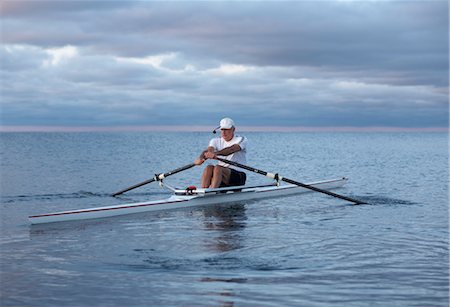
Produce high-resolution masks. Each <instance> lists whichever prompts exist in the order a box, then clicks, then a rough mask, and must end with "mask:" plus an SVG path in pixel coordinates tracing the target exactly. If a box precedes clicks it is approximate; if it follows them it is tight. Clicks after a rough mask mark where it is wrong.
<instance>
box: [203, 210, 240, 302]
mask: <svg viewBox="0 0 450 307" xmlns="http://www.w3.org/2000/svg"><path fill="white" fill-rule="evenodd" d="M245 211H246V209H245V205H244V204H233V205H227V206H214V207H210V208H207V209H205V211H204V217H205V221H204V225H205V229H206V230H211V231H214V232H216V236H214V237H213V239H212V241H208V242H207V243H206V244H205V245H206V247H207V248H208V249H212V250H213V251H218V252H221V253H222V252H230V251H233V250H237V249H240V248H242V247H243V244H244V238H243V230H244V228H245V227H246V221H247V215H246V213H245ZM230 259H236V261H238V259H237V258H233V257H231V258H230V257H226V259H223V258H222V260H224V262H225V263H227V265H226V266H229V265H230V264H229V261H230ZM216 261H217V262H219V263H217V265H218V266H221V265H223V263H222V264H220V263H221V262H222V261H220V258H218V259H216ZM238 262H239V261H238ZM246 281H247V280H246V279H245V278H220V277H203V278H201V279H200V282H207V283H213V284H214V285H216V286H218V288H219V289H218V290H217V291H215V292H213V293H209V295H211V294H212V295H213V296H216V297H217V298H218V301H219V303H220V306H221V307H232V306H234V297H235V293H234V289H233V287H232V286H231V285H230V283H231V284H234V283H245V282H246ZM223 283H226V284H228V285H226V286H223V285H222V284H223Z"/></svg>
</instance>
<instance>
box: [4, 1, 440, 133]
mask: <svg viewBox="0 0 450 307" xmlns="http://www.w3.org/2000/svg"><path fill="white" fill-rule="evenodd" d="M0 6H1V11H0V17H1V43H2V45H1V49H0V58H1V124H2V126H3V129H5V127H9V128H11V126H16V127H18V126H28V127H30V126H33V127H39V126H45V127H130V126H136V127H142V126H166V125H169V126H190V127H197V126H214V125H216V123H217V121H218V120H220V118H221V117H224V116H229V117H232V118H234V119H235V121H236V122H237V123H238V124H240V125H241V126H262V127H269V126H270V127H275V126H278V127H361V128H364V127H373V126H376V127H396V128H417V129H430V128H433V127H448V109H449V106H448V85H449V68H448V67H449V62H448V46H449V41H448V35H449V26H448V24H449V20H448V19H449V17H448V14H449V8H448V1H400V0H397V1H395V0H393V1H364V0H360V1H314V2H313V1H290V2H259V1H258V2H255V1H251V2H233V1H227V2H219V1H214V2H213V1H199V2H189V1H182V2H175V1H169V2H154V1H136V2H135V1H16V0H14V1H5V0H2V2H1V4H0Z"/></svg>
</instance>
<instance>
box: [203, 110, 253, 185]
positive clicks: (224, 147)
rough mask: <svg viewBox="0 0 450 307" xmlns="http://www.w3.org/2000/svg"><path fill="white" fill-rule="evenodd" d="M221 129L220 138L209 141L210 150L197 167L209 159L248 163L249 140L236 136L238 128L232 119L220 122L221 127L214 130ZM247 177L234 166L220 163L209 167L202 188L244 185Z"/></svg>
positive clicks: (206, 169) (226, 118) (204, 173)
mask: <svg viewBox="0 0 450 307" xmlns="http://www.w3.org/2000/svg"><path fill="white" fill-rule="evenodd" d="M218 129H220V137H217V138H213V139H211V140H210V141H209V145H208V148H207V149H205V150H204V151H203V152H202V153H201V154H200V156H199V157H198V159H196V160H195V162H194V164H195V165H201V164H203V163H204V162H205V161H206V160H208V159H216V158H217V157H219V158H223V159H227V160H230V161H234V162H238V163H241V164H245V163H246V153H247V138H245V137H244V136H240V135H236V134H235V130H236V126H235V124H234V121H233V120H232V119H231V118H228V117H225V118H223V119H222V120H221V121H220V124H219V126H218V127H217V128H216V129H214V130H213V133H216V130H218ZM246 179H247V176H246V174H245V173H244V172H241V171H239V170H238V169H237V168H235V167H234V166H232V165H229V164H226V163H223V162H219V163H218V164H216V165H207V166H206V167H205V170H204V171H203V175H202V182H201V185H202V188H219V187H227V186H239V185H244V184H245V181H246Z"/></svg>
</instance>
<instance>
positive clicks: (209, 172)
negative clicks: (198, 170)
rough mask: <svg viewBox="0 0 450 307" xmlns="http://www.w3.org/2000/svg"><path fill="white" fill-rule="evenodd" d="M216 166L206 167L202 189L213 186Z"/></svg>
mask: <svg viewBox="0 0 450 307" xmlns="http://www.w3.org/2000/svg"><path fill="white" fill-rule="evenodd" d="M213 171H214V166H213V165H208V166H206V167H205V170H204V171H203V175H202V188H209V186H210V185H211V178H212V176H213Z"/></svg>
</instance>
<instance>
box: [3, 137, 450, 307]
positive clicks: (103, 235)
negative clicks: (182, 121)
mask: <svg viewBox="0 0 450 307" xmlns="http://www.w3.org/2000/svg"><path fill="white" fill-rule="evenodd" d="M245 135H246V136H247V137H248V139H249V154H248V164H249V165H250V166H254V167H257V168H260V169H263V170H267V171H271V172H279V173H280V174H281V175H283V176H285V177H288V178H292V179H295V180H298V181H301V182H308V181H314V180H321V179H331V178H338V177H342V176H346V177H348V178H349V179H350V180H349V182H348V184H347V185H346V186H345V187H344V188H341V189H339V190H335V192H336V193H340V194H343V195H348V196H350V197H354V198H360V199H363V200H365V201H367V202H368V203H369V204H366V205H352V204H350V203H348V202H346V201H343V200H340V199H336V198H332V197H330V196H327V195H322V194H319V193H309V194H304V195H298V196H294V197H289V198H281V199H270V200H262V201H256V202H249V203H237V204H232V205H213V206H210V207H200V208H191V209H180V210H174V211H166V212H160V213H146V214H137V215H128V216H122V217H115V218H108V219H98V220H90V221H79V222H67V223H57V224H49V225H40V226H31V225H29V223H28V220H27V217H28V216H29V215H34V214H40V213H47V212H54V211H61V210H69V209H78V208H88V207H93V206H103V205H105V206H106V205H112V204H120V203H126V202H130V201H142V200H148V199H164V198H167V197H168V196H169V195H170V193H169V192H168V191H166V190H165V189H162V188H160V187H159V186H158V184H156V183H152V184H149V185H146V186H143V187H141V188H139V189H135V190H133V191H130V192H128V193H126V194H124V195H122V196H120V197H117V198H113V197H111V196H110V194H111V193H113V192H116V191H118V190H121V189H123V188H125V187H128V186H131V185H133V184H135V183H138V182H141V181H144V180H146V179H148V178H151V177H153V175H154V174H155V173H161V172H165V171H169V170H172V169H175V168H177V167H180V166H182V165H185V164H188V163H190V162H192V161H193V160H194V159H195V158H196V157H197V155H198V154H199V152H200V151H201V150H202V149H203V148H204V147H205V146H206V145H207V143H208V140H209V138H210V137H211V136H212V135H211V134H208V133H153V132H147V133H137V132H136V133H3V134H1V135H0V137H1V149H0V150H1V204H0V210H1V235H0V257H1V272H0V273H1V293H0V295H1V299H0V305H1V306H58V307H59V306H448V305H449V248H448V243H449V230H448V226H449V225H448V220H449V211H448V196H449V191H448V184H449V180H448V179H449V173H448V134H447V133H245ZM201 171H202V167H196V168H194V169H191V170H188V171H186V172H183V173H181V174H177V175H174V176H172V177H169V178H167V179H166V182H167V183H170V184H171V185H174V186H177V187H186V186H188V185H192V184H194V185H198V184H199V178H200V175H201ZM266 182H268V180H267V179H266V178H265V177H263V176H260V175H257V174H249V179H248V183H255V184H259V183H266Z"/></svg>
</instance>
